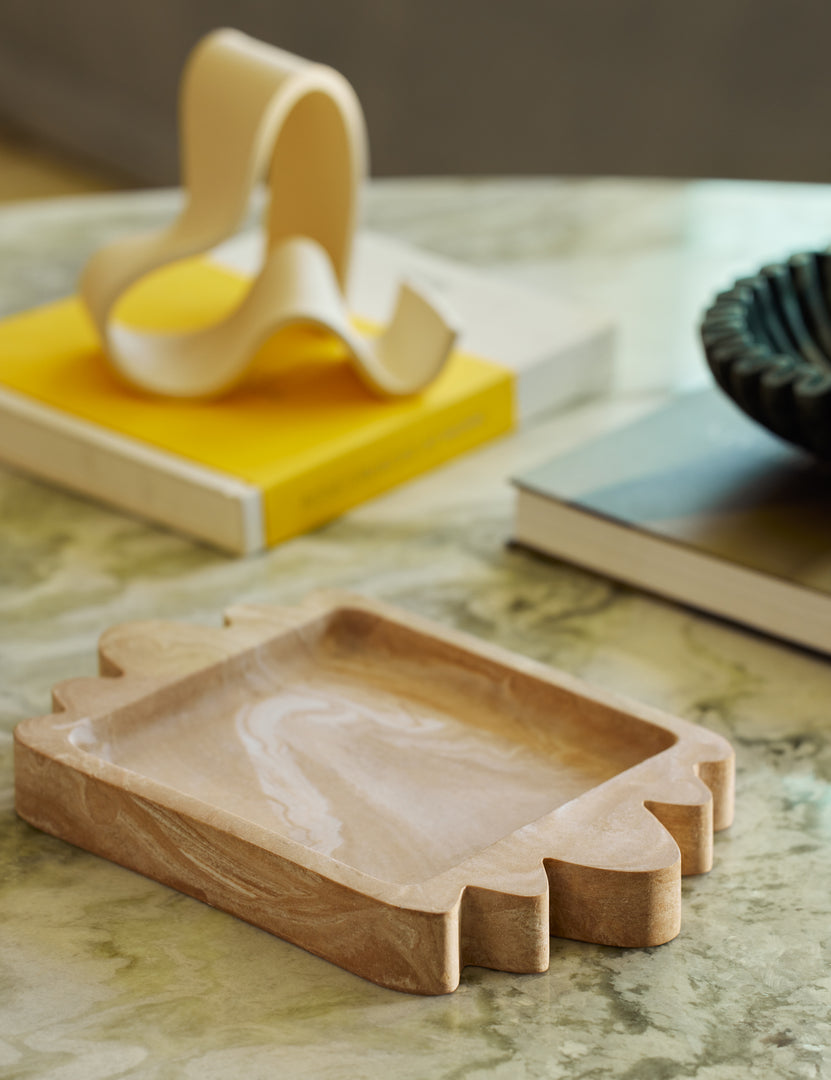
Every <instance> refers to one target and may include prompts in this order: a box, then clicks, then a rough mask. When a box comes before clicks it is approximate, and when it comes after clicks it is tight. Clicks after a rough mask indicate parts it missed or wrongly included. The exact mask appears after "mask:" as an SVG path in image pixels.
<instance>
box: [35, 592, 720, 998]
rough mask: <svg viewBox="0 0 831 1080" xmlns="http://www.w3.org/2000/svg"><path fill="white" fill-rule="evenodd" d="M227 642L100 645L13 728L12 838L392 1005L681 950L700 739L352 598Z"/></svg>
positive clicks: (136, 631) (242, 618)
mask: <svg viewBox="0 0 831 1080" xmlns="http://www.w3.org/2000/svg"><path fill="white" fill-rule="evenodd" d="M226 621H227V624H228V625H227V626H226V628H224V629H218V628H217V629H211V628H205V627H197V626H192V625H186V624H171V623H161V622H151V623H134V624H128V625H125V626H120V627H116V628H115V629H113V630H110V631H108V632H107V633H106V634H105V635H104V636H103V638H102V640H101V646H100V659H101V672H102V676H103V677H102V678H94V679H75V680H71V681H69V682H66V683H62V684H60V685H59V686H57V687H56V688H55V690H54V703H55V709H56V712H55V713H53V714H52V715H50V716H45V717H40V718H37V719H32V720H27V721H24V722H23V723H22V724H20V725H18V727H17V730H16V732H15V784H16V806H17V811H18V813H19V814H20V816H21V817H23V818H24V819H25V820H26V821H28V822H30V823H31V824H32V825H34V826H36V827H37V828H40V829H44V830H45V831H46V832H49V833H52V834H54V835H55V836H59V837H62V838H63V839H65V840H68V841H70V842H71V843H74V844H78V845H79V846H81V847H83V848H86V849H87V850H89V851H93V852H95V853H96V854H99V855H103V856H104V857H106V858H109V859H112V860H114V861H115V862H118V863H120V864H122V865H123V866H127V867H130V868H131V869H134V870H138V871H140V872H141V873H143V874H147V875H148V876H150V877H152V878H156V879H157V880H159V881H161V882H164V883H165V884H167V885H170V886H172V887H174V888H176V889H180V890H181V891H182V892H185V893H188V894H189V895H191V896H195V897H197V898H198V899H200V900H204V901H206V902H207V903H209V904H212V905H213V906H215V907H218V908H221V909H223V910H225V911H229V912H232V913H233V914H235V915H238V916H239V917H240V918H243V919H246V920H247V921H248V922H251V923H253V924H255V925H256V926H260V927H262V928H264V929H265V930H269V931H271V932H272V933H274V934H277V935H279V936H280V937H283V938H286V939H287V940H288V941H291V942H294V943H295V944H298V945H301V946H303V947H304V948H306V949H308V950H310V951H311V952H313V953H316V954H318V955H319V956H322V957H325V958H326V959H328V960H331V961H333V962H334V963H336V964H340V965H341V966H343V967H345V968H347V969H348V970H350V971H353V972H355V973H356V974H358V975H362V976H364V977H366V978H368V979H372V980H374V981H375V982H378V983H380V984H381V985H383V986H388V987H392V988H394V989H397V990H405V991H410V992H414V993H423V994H438V993H446V992H449V991H451V990H453V989H455V987H456V986H457V985H458V982H459V974H460V971H461V968H462V967H463V966H464V965H465V964H476V965H481V966H485V967H492V968H498V969H501V970H505V971H514V972H539V971H544V970H546V969H547V967H548V961H549V934H556V935H560V936H564V937H570V938H576V939H579V940H584V941H593V942H600V943H604V944H609V945H618V946H646V945H658V944H661V943H663V942H665V941H668V940H669V939H671V938H672V937H674V936H675V935H676V934H677V933H678V930H679V927H680V904H681V891H680V879H681V875H682V874H694V873H700V872H702V871H706V870H709V868H710V866H711V862H712V837H713V830H714V828H715V829H720V828H724V827H726V826H727V825H728V824H729V823H730V820H731V817H732V811H733V753H732V751H731V749H730V746H729V745H728V744H727V743H726V742H725V741H724V740H723V739H722V738H720V737H719V736H717V735H715V734H713V733H711V732H708V731H706V730H705V729H703V728H700V727H696V726H695V725H692V724H689V723H686V722H684V721H682V720H679V719H676V718H674V717H671V716H667V715H665V714H663V713H660V712H658V711H656V710H654V709H651V708H647V707H646V706H643V705H636V704H634V703H632V702H627V701H622V700H619V699H616V698H614V697H612V696H611V695H608V694H605V693H602V692H600V691H598V690H595V689H592V688H590V687H588V686H586V685H584V684H583V683H581V682H580V681H579V680H577V679H574V678H572V677H570V676H568V675H566V674H564V673H562V672H557V671H554V670H552V669H551V668H547V667H545V666H543V665H540V664H536V663H533V662H531V661H529V660H526V659H524V658H522V657H518V656H515V655H512V654H511V653H507V652H505V651H504V650H501V649H498V648H495V647H493V646H490V645H487V644H484V643H483V642H480V641H477V640H476V639H473V638H470V637H467V636H465V635H463V634H460V633H456V632H453V631H450V630H447V629H444V628H441V627H438V626H436V625H434V624H432V623H430V622H428V621H426V620H424V619H420V618H417V617H416V616H414V615H411V614H409V613H405V612H401V611H396V610H395V609H393V608H389V607H387V606H385V605H382V604H379V603H376V602H372V601H368V600H364V599H360V598H357V597H349V596H343V595H333V594H322V595H317V596H315V597H312V598H310V599H309V600H308V601H307V602H306V603H304V604H303V605H302V606H300V607H298V608H296V609H281V608H266V607H253V606H251V607H238V608H235V609H232V610H231V611H230V612H229V613H228V615H227V616H226Z"/></svg>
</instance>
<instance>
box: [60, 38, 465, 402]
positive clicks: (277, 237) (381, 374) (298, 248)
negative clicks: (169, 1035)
mask: <svg viewBox="0 0 831 1080" xmlns="http://www.w3.org/2000/svg"><path fill="white" fill-rule="evenodd" d="M180 124H181V131H180V140H181V156H182V173H183V175H182V181H183V185H184V188H185V190H186V200H185V205H184V209H183V211H182V213H181V215H180V216H179V218H178V219H177V220H176V221H174V222H173V224H172V225H170V226H169V227H167V228H164V229H161V230H158V231H154V232H150V233H147V234H143V235H140V236H135V237H131V238H128V239H125V240H120V241H118V242H116V243H114V244H111V245H109V246H107V247H105V248H103V249H102V250H100V251H98V252H97V253H96V254H95V255H94V256H93V257H92V258H91V259H90V261H89V263H88V264H87V266H86V268H85V270H84V272H83V275H82V278H81V295H82V297H83V299H84V301H85V303H86V306H87V308H88V310H89V312H90V314H91V316H92V319H93V321H94V323H95V326H96V328H97V330H98V332H99V334H100V336H101V340H102V342H103V345H104V351H105V353H106V356H107V358H108V360H109V363H110V364H111V365H112V367H113V369H114V370H115V372H116V373H117V374H118V375H120V376H121V377H122V378H123V379H124V380H126V381H127V382H128V383H129V384H130V385H132V386H134V387H136V388H138V389H140V390H144V391H149V392H151V393H155V394H160V395H166V396H171V397H213V396H217V395H220V394H222V393H224V392H225V391H227V390H229V389H230V388H231V387H233V386H234V385H235V384H236V383H238V382H239V381H240V380H241V379H242V378H243V377H244V376H245V373H246V371H247V370H248V368H249V367H250V365H251V362H252V360H253V357H254V355H255V353H256V351H257V349H258V347H259V346H260V345H261V344H262V343H263V342H264V341H265V340H266V339H267V338H269V337H270V336H271V335H272V334H274V333H276V332H277V331H278V330H280V329H281V328H283V327H285V326H287V325H289V324H292V323H297V322H302V323H310V324H313V325H317V326H320V327H322V328H325V329H326V330H328V331H330V332H331V333H333V334H335V335H336V336H337V337H338V338H340V339H341V340H342V341H343V343H344V345H345V346H346V349H347V350H348V352H349V355H350V358H351V361H352V363H353V364H354V368H355V371H356V372H357V374H358V375H359V376H360V378H361V379H362V380H363V382H364V383H365V384H366V386H367V387H368V388H369V389H370V390H371V391H372V392H374V393H376V394H378V395H381V396H398V395H405V394H412V393H416V392H418V391H419V390H422V389H423V388H424V387H425V386H427V385H428V384H429V383H430V382H431V381H432V380H433V379H434V378H435V377H436V375H437V374H438V373H439V372H440V371H441V369H442V367H443V366H444V364H445V361H446V360H447V357H448V355H449V353H450V350H451V349H452V347H453V343H454V341H455V337H456V335H455V331H454V329H452V328H451V326H450V324H449V322H448V320H447V319H446V318H445V317H444V316H443V315H442V314H441V313H440V312H439V311H438V310H437V309H436V307H435V306H434V305H433V304H432V303H431V302H429V301H428V300H426V299H425V298H424V297H423V296H422V295H421V294H420V293H419V292H417V291H415V290H414V289H413V288H411V287H409V286H407V285H402V286H401V288H400V291H399V296H398V302H397V305H396V309H395V312H394V314H393V317H392V320H391V322H390V324H389V326H388V327H387V328H386V330H385V331H384V332H383V333H382V334H380V336H378V337H375V338H372V337H366V336H364V335H362V334H360V333H358V332H357V331H356V330H355V329H354V328H353V327H352V325H351V323H350V321H349V318H348V314H347V309H346V303H345V288H346V283H347V277H348V273H349V263H350V255H351V251H352V241H353V235H354V231H355V225H356V218H357V205H358V197H359V194H360V189H361V185H362V183H363V181H364V179H365V176H366V173H367V140H366V133H365V125H364V118H363V113H362V111H361V107H360V104H359V102H358V99H357V97H356V95H355V93H354V91H353V90H352V87H351V86H350V85H349V83H348V82H347V81H346V79H344V78H343V77H342V76H341V75H340V74H338V72H336V71H334V70H332V69H331V68H329V67H325V66H323V65H321V64H315V63H310V62H309V61H306V60H302V59H300V58H298V57H296V56H292V55H291V54H290V53H287V52H284V51H282V50H281V49H277V48H274V47H273V46H270V45H266V44H263V43H262V42H258V41H255V40H253V39H252V38H250V37H247V36H246V35H245V34H241V33H239V32H237V31H233V30H218V31H215V32H214V33H212V34H210V35H208V36H207V37H206V38H204V39H203V40H202V41H201V42H200V43H199V44H198V45H197V46H196V48H195V49H194V50H193V52H192V53H191V56H190V57H189V60H188V62H187V65H186V67H185V71H184V75H183V78H182V87H181V102H180ZM266 175H267V177H268V185H269V189H270V190H269V194H270V204H269V208H268V211H267V220H266V224H265V233H266V254H265V258H264V261H263V264H262V267H261V269H260V271H259V274H258V275H257V277H256V278H255V279H254V280H253V281H252V284H251V287H250V289H249V291H248V293H247V295H246V296H245V299H244V300H243V302H242V303H241V304H240V306H239V307H238V308H237V309H236V310H235V311H234V312H232V314H231V315H230V316H228V317H227V318H225V319H223V320H221V321H219V322H217V323H215V324H214V325H211V326H209V327H206V328H205V329H201V330H197V331H194V332H188V333H151V332H141V331H138V330H136V329H133V328H131V327H129V326H127V325H125V324H124V323H122V322H119V321H118V319H117V318H116V317H115V315H114V312H115V309H116V306H117V304H118V302H119V300H120V299H121V297H122V296H123V295H124V294H125V293H126V292H127V291H128V290H129V289H130V288H131V286H133V285H134V284H135V283H137V282H138V281H139V280H140V279H141V278H143V277H144V276H145V275H147V274H150V273H152V272H153V271H155V270H157V269H159V268H161V267H163V266H165V265H167V264H169V263H173V262H175V261H177V260H180V259H183V258H186V257H188V256H193V255H197V254H200V253H202V252H207V251H209V250H210V249H211V248H214V247H215V246H217V245H218V244H219V243H221V242H222V241H224V240H226V239H228V238H229V237H230V236H232V235H233V234H234V233H235V232H236V231H237V230H238V228H239V227H240V224H241V222H242V221H243V219H244V217H245V214H246V211H247V209H248V205H249V200H250V197H251V194H252V191H253V189H254V188H255V187H256V185H257V184H258V183H259V182H260V181H261V180H262V179H263V177H265V176H266Z"/></svg>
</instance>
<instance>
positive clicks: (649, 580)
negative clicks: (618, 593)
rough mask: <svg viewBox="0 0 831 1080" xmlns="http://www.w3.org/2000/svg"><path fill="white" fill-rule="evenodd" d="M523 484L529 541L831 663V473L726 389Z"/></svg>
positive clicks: (692, 398)
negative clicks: (828, 656)
mask: <svg viewBox="0 0 831 1080" xmlns="http://www.w3.org/2000/svg"><path fill="white" fill-rule="evenodd" d="M515 483H516V485H517V487H518V489H519V490H518V497H517V511H516V522H515V529H514V536H515V539H516V540H517V541H518V542H519V543H521V544H524V545H526V546H528V547H530V548H533V549H535V550H536V551H540V552H543V553H545V554H547V555H553V556H556V557H558V558H562V559H566V560H568V561H570V562H574V563H578V564H580V565H582V566H585V567H588V568H589V569H592V570H596V571H599V572H601V573H604V574H607V575H609V576H610V577H613V578H617V579H619V580H621V581H624V582H628V583H630V584H633V585H637V586H641V587H643V588H645V589H647V590H650V591H653V592H655V593H658V594H660V595H663V596H665V597H668V598H670V599H674V600H678V601H681V602H682V603H685V604H689V605H690V606H692V607H696V608H699V609H702V610H704V611H706V612H710V613H712V614H715V615H718V616H721V617H724V618H727V619H730V620H733V621H736V622H739V623H743V624H744V625H746V626H749V627H752V628H754V629H756V630H761V631H764V632H766V633H769V634H772V635H775V636H778V637H781V638H784V639H785V640H787V641H791V642H794V643H797V644H799V645H803V646H807V647H809V648H812V649H817V650H820V651H823V652H826V653H831V470H829V467H828V466H827V465H822V464H821V463H819V462H817V461H815V460H814V459H812V458H811V457H809V456H808V455H806V454H803V453H802V452H800V451H798V450H795V449H793V448H792V447H791V446H790V445H788V444H786V443H784V442H781V441H780V440H779V439H777V438H776V437H775V436H773V435H771V434H769V433H768V432H767V431H766V430H765V429H764V428H762V427H760V426H759V425H757V424H756V423H754V422H753V421H752V420H750V419H748V418H747V417H746V416H745V415H744V414H743V413H742V412H740V411H739V410H738V408H736V406H735V405H733V404H732V402H730V401H729V400H728V399H727V398H726V397H724V395H722V394H721V393H720V392H718V391H716V390H705V391H701V392H696V393H693V394H687V395H684V396H682V397H680V398H678V399H676V400H675V401H673V402H671V403H670V404H668V405H666V406H665V407H663V408H661V409H659V410H657V411H655V412H653V413H651V414H649V415H647V416H646V417H644V418H643V419H641V420H638V421H636V422H635V423H633V424H631V425H629V426H627V427H624V428H623V429H621V430H618V431H613V432H610V433H609V434H606V435H604V436H601V437H600V438H598V439H595V440H592V441H591V442H590V443H588V444H586V445H583V446H582V447H578V448H577V449H576V450H573V451H571V452H570V453H568V454H566V455H563V456H561V457H559V458H557V459H555V460H554V461H550V462H548V463H547V464H545V465H541V466H539V467H538V468H535V469H533V470H531V471H530V472H527V473H525V474H524V475H523V476H520V477H518V478H517V479H516V481H515Z"/></svg>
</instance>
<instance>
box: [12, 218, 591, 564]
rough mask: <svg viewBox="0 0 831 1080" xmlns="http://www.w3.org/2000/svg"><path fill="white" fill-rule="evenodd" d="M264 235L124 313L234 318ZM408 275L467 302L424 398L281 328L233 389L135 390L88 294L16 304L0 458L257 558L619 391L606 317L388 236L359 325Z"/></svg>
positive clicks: (186, 273) (364, 272) (167, 324)
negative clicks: (385, 396) (385, 387)
mask: <svg viewBox="0 0 831 1080" xmlns="http://www.w3.org/2000/svg"><path fill="white" fill-rule="evenodd" d="M256 247H257V240H256V238H252V237H249V238H245V237H243V238H242V239H241V240H239V241H235V242H232V243H231V244H230V245H225V246H224V247H223V248H222V249H220V250H219V252H218V253H217V254H215V255H214V256H213V257H211V258H209V259H205V258H200V259H196V260H191V261H188V262H184V263H179V264H176V265H175V266H173V267H170V268H167V269H165V270H162V271H159V272H158V273H157V274H155V275H153V276H152V277H150V278H148V279H146V280H144V281H142V282H141V283H139V285H138V286H136V288H135V289H133V290H132V292H131V293H130V294H129V296H128V297H127V298H126V300H125V301H124V303H123V305H122V307H121V308H120V310H119V312H118V315H119V318H120V319H122V320H123V321H125V322H127V323H130V324H132V325H134V326H137V327H141V328H144V329H158V330H172V329H179V330H188V329H195V328H196V327H199V326H204V325H206V324H207V323H210V322H214V321H216V320H218V319H220V318H222V316H223V314H225V313H227V312H229V311H230V310H232V309H233V307H234V306H235V305H236V304H237V303H238V302H239V300H240V299H241V297H242V295H243V294H244V292H245V289H246V288H247V284H248V281H249V278H250V273H251V270H252V269H253V266H254V265H255V263H256V258H257V252H256ZM408 276H415V277H416V279H417V280H418V279H421V280H426V281H427V284H428V287H429V288H430V289H431V290H432V292H433V293H435V294H438V295H439V296H441V298H442V300H443V301H444V303H445V305H446V306H449V307H450V309H451V310H452V311H454V312H455V314H456V316H457V319H458V322H459V325H460V327H461V329H462V347H461V348H459V349H458V350H457V351H456V352H455V353H454V355H453V356H452V357H451V359H450V361H449V362H448V364H447V365H446V368H445V370H444V371H443V372H442V374H441V375H440V376H439V377H438V378H437V379H436V380H435V381H434V382H433V383H432V384H431V385H430V386H429V387H428V388H427V389H426V390H425V391H424V392H423V393H421V394H417V395H413V396H412V397H408V398H403V399H396V400H382V399H379V398H377V397H374V396H373V395H372V394H370V392H369V391H367V390H366V389H365V388H364V387H363V386H362V385H361V384H360V382H359V381H358V379H357V377H356V376H355V375H354V374H353V373H352V371H351V370H350V368H349V365H348V363H347V361H346V356H345V354H344V352H343V348H342V346H341V345H340V344H339V343H338V342H337V341H336V340H335V339H334V338H332V337H329V336H326V335H325V334H323V333H322V332H321V331H320V330H316V329H314V328H312V327H292V328H288V329H286V330H284V331H282V332H281V333H280V334H278V335H276V336H275V337H273V338H272V339H271V340H269V341H268V342H267V343H266V344H265V345H264V346H263V348H262V349H261V350H260V353H259V354H258V355H257V357H256V360H255V365H254V369H253V373H252V374H251V375H250V376H249V377H248V378H247V379H246V380H245V382H244V383H242V384H241V385H240V386H239V387H238V388H237V389H236V390H234V391H233V392H232V393H230V394H229V395H228V396H226V397H224V398H221V399H218V400H215V401H188V400H181V399H162V398H154V397H149V396H145V395H142V394H141V393H138V392H136V391H134V390H132V389H130V388H128V387H126V386H123V385H122V384H121V383H120V382H119V381H118V380H117V378H116V377H115V376H114V375H113V374H112V372H111V370H110V368H109V367H108V366H107V365H106V363H105V362H104V358H103V356H102V355H101V351H100V346H99V343H98V340H97V337H96V335H95V332H94V330H93V327H92V324H91V322H90V320H89V319H88V317H87V315H86V312H85V310H84V309H83V307H82V305H81V303H80V301H79V300H78V299H77V298H71V299H68V300H64V301H60V302H58V303H54V304H49V305H46V306H44V307H41V308H37V309H35V310H32V311H29V312H25V313H23V314H20V315H16V316H12V317H11V318H9V319H6V320H5V321H4V322H2V323H0V460H2V461H4V462H6V463H7V464H10V465H12V466H15V467H18V468H21V469H24V470H27V471H29V472H32V473H34V474H36V475H38V476H40V477H42V478H43V479H46V480H48V481H52V482H56V483H60V484H62V485H65V486H67V487H69V488H72V489H74V490H76V491H79V492H82V493H83V494H86V495H89V496H92V497H95V498H98V499H101V500H103V501H105V502H108V503H110V504H112V505H114V506H116V507H119V508H121V509H123V510H126V511H129V512H132V513H135V514H138V515H141V516H143V517H145V518H149V519H150V520H152V521H155V522H158V523H160V524H163V525H167V526H170V527H173V528H175V529H177V530H180V531H183V532H186V533H188V534H190V535H192V536H194V537H197V538H199V539H202V540H206V541H209V542H211V543H212V544H214V545H216V546H218V547H220V548H222V549H224V550H226V551H229V552H232V553H248V552H252V551H257V550H259V549H261V548H263V547H266V546H269V545H271V544H276V543H278V542H279V541H281V540H284V539H287V538H288V537H290V536H293V535H296V534H297V533H300V532H304V531H306V530H308V529H311V528H313V527H315V526H317V525H320V524H322V523H324V522H326V521H328V520H330V519H331V518H333V517H335V516H337V515H338V514H340V513H341V512H342V511H344V510H346V509H348V508H349V507H351V506H355V505H356V504H358V503H360V502H362V501H364V500H365V499H368V498H370V497H372V496H374V495H377V494H379V493H380V492H382V491H384V490H386V489H388V488H390V487H392V486H393V485H395V484H398V483H401V482H403V481H405V480H407V479H409V478H411V477H414V476H416V475H418V474H419V473H421V472H424V471H426V470H427V469H430V468H432V467H434V466H436V465H438V464H440V463H442V462H444V461H447V460H448V459H450V458H452V457H453V456H455V455H457V454H460V453H462V452H464V451H466V450H469V449H471V448H472V447H474V446H477V445H479V444H481V443H483V442H485V441H487V440H489V439H492V438H494V437H496V436H499V435H502V434H504V433H506V432H508V431H510V430H511V429H512V428H513V427H514V426H515V425H516V424H517V423H519V422H521V421H522V420H523V419H524V418H526V417H528V416H530V415H532V414H533V413H534V412H537V411H540V410H541V409H546V408H552V407H556V406H562V405H564V404H566V403H567V402H569V401H572V400H574V399H575V398H577V397H579V396H581V395H586V394H589V393H592V392H596V391H599V390H601V389H602V388H603V387H604V386H605V384H606V381H607V379H608V373H609V367H610V361H611V328H610V325H609V323H608V322H607V321H606V320H605V319H604V318H602V317H599V316H597V315H596V314H594V313H592V312H590V311H586V310H584V309H582V308H581V307H580V306H579V305H575V304H572V303H570V302H567V301H564V300H558V299H557V298H551V299H549V298H548V297H541V296H538V295H535V294H533V293H528V292H526V291H525V290H522V289H517V288H514V287H512V286H510V285H504V284H502V283H500V282H498V281H495V280H493V279H490V278H488V277H486V276H483V275H481V274H476V273H473V272H471V271H469V270H467V269H466V268H462V267H457V266H456V265H455V264H453V263H451V262H449V261H448V260H444V259H441V258H438V257H434V256H430V255H427V254H426V253H423V252H418V251H416V250H414V249H412V248H409V247H407V246H406V245H403V244H400V243H397V242H394V241H389V240H386V239H383V238H380V237H375V236H372V235H371V234H364V235H362V236H361V237H360V238H359V243H358V250H357V256H356V261H355V267H354V271H353V283H354V288H353V290H352V294H351V307H352V310H353V311H356V312H360V317H356V319H355V322H356V324H357V325H358V326H359V328H360V329H362V330H364V331H366V332H372V331H373V329H377V327H378V325H379V324H380V323H381V322H383V320H384V319H386V318H388V317H389V311H390V309H391V306H392V299H393V296H394V293H395V289H396V286H397V283H398V282H399V281H401V280H402V278H406V277H408Z"/></svg>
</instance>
